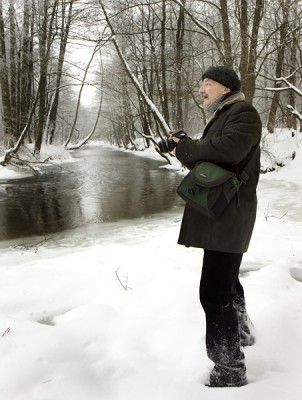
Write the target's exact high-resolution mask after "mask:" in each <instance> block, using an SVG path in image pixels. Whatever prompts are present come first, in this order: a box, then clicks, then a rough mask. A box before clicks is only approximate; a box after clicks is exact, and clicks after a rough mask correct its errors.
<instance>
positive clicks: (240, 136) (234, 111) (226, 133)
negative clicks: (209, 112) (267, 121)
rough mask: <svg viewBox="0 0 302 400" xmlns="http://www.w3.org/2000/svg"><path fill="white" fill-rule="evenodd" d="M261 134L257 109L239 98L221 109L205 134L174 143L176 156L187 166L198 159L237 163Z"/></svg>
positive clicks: (220, 162)
mask: <svg viewBox="0 0 302 400" xmlns="http://www.w3.org/2000/svg"><path fill="white" fill-rule="evenodd" d="M224 112H225V113H227V114H226V115H227V116H226V117H224V115H223V113H224ZM212 132H213V133H212ZM260 137H261V120H260V117H259V114H258V112H257V111H256V109H255V108H254V107H253V106H252V105H250V104H248V103H245V102H240V103H236V104H233V105H232V106H231V109H229V110H225V111H220V113H219V114H218V116H217V118H216V120H215V121H214V122H213V123H212V124H211V132H209V134H208V135H206V137H205V138H202V139H200V140H197V141H194V140H188V139H182V140H180V141H179V142H178V144H177V146H176V157H177V158H178V160H179V161H180V162H182V163H183V164H184V165H186V166H192V165H194V164H195V163H196V162H199V161H210V162H214V163H219V164H230V165H236V164H238V163H240V161H242V160H243V159H244V158H245V157H246V156H247V154H248V153H249V152H250V150H251V148H252V147H253V146H255V145H256V143H257V142H258V141H259V140H260Z"/></svg>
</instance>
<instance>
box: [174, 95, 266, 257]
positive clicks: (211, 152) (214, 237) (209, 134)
mask: <svg viewBox="0 0 302 400" xmlns="http://www.w3.org/2000/svg"><path fill="white" fill-rule="evenodd" d="M260 137H261V121H260V117H259V114H258V112H257V111H256V109H255V108H254V107H253V106H252V105H250V104H249V103H247V102H245V101H244V95H243V94H242V93H236V94H233V95H232V96H230V97H228V98H227V99H226V100H225V101H224V102H222V103H221V105H220V106H219V107H218V110H217V111H216V112H215V113H214V114H213V116H212V119H211V120H210V121H209V122H208V124H207V126H206V127H205V130H204V133H203V136H202V138H201V139H199V140H191V139H181V140H180V141H179V142H178V144H177V146H176V157H177V158H178V160H179V161H181V162H182V163H183V164H184V165H186V166H187V167H188V168H190V169H191V168H192V167H193V166H194V165H195V164H196V163H197V162H199V161H211V162H213V163H216V164H218V165H221V166H222V167H224V168H226V169H229V170H230V171H233V172H235V173H240V172H241V171H242V170H243V169H244V166H245V165H246V164H247V162H248V160H249V159H250V158H251V154H252V152H253V150H254V149H255V147H257V146H258V145H259V140H260ZM258 154H259V156H257V157H256V159H254V161H253V162H252V165H251V167H250V170H249V171H250V173H249V175H250V178H249V180H248V181H247V183H246V184H244V185H242V186H241V189H240V205H238V201H237V198H236V197H235V198H233V200H232V202H231V204H230V205H229V206H228V208H227V209H226V210H225V211H224V213H223V214H222V215H221V216H220V217H219V219H218V220H217V221H214V220H212V219H210V218H208V217H206V216H205V215H203V214H201V213H200V212H198V211H196V210H195V209H194V208H192V207H190V206H189V205H186V206H185V210H184V215H183V219H182V224H181V229H180V234H179V239H178V243H179V244H182V245H185V246H192V247H200V248H204V249H207V250H215V251H225V252H231V253H244V252H246V251H247V249H248V246H249V243H250V239H251V235H252V232H253V228H254V223H255V219H256V209H257V196H256V187H257V183H258V179H259V171H260V152H259V153H258Z"/></svg>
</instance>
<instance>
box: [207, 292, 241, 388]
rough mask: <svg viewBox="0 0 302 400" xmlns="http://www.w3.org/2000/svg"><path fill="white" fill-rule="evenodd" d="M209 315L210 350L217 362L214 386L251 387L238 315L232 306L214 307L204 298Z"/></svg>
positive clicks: (210, 381)
mask: <svg viewBox="0 0 302 400" xmlns="http://www.w3.org/2000/svg"><path fill="white" fill-rule="evenodd" d="M202 305H203V307H204V310H205V312H206V347H207V354H208V357H209V359H210V360H212V361H213V363H214V368H213V371H212V372H211V374H210V377H209V383H208V384H207V386H210V387H233V386H243V385H246V384H247V379H246V367H245V358H244V353H243V351H242V348H241V345H240V334H239V327H238V317H237V312H236V310H235V308H234V306H233V304H232V303H229V304H226V305H225V306H219V305H214V304H211V303H209V302H208V301H206V300H205V299H202Z"/></svg>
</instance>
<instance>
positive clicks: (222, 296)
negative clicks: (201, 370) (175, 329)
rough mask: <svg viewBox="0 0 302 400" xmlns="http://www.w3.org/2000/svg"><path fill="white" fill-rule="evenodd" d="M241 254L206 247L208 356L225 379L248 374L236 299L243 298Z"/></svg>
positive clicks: (203, 291) (203, 287) (203, 296)
mask: <svg viewBox="0 0 302 400" xmlns="http://www.w3.org/2000/svg"><path fill="white" fill-rule="evenodd" d="M241 261H242V254H235V253H225V252H218V251H211V250H204V258H203V268H202V274H201V280H200V291H199V294H200V302H201V305H202V307H203V309H204V311H205V315H206V347H207V354H208V357H209V358H210V359H211V360H212V361H213V362H214V364H215V367H216V369H219V370H220V373H221V374H224V376H225V377H226V379H228V378H230V379H232V377H233V375H234V374H238V373H240V374H241V375H242V374H245V363H244V354H243V352H242V350H241V347H240V332H239V323H238V316H237V312H236V310H235V308H234V306H233V302H234V300H235V299H236V298H238V297H240V298H242V299H244V290H243V287H242V285H241V284H240V281H239V268H240V264H241Z"/></svg>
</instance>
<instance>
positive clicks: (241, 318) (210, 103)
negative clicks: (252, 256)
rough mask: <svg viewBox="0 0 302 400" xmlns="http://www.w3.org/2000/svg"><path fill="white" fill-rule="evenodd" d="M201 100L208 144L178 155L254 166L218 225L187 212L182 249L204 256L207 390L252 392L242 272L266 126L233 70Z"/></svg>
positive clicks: (179, 142) (211, 80)
mask: <svg viewBox="0 0 302 400" xmlns="http://www.w3.org/2000/svg"><path fill="white" fill-rule="evenodd" d="M202 79H203V81H202V85H201V87H200V90H199V92H200V94H201V96H202V98H203V102H204V105H205V107H206V108H207V110H208V111H209V113H210V114H211V118H210V120H209V122H208V123H207V125H206V127H205V129H204V132H203V135H202V138H201V139H199V140H191V139H190V138H183V139H178V138H175V137H173V140H174V141H175V142H176V147H175V149H174V152H175V154H176V157H177V158H178V160H179V161H181V162H182V163H183V164H184V165H186V166H187V167H188V168H189V169H192V168H193V167H194V165H196V163H198V162H200V161H210V162H213V163H216V164H218V165H220V166H222V167H224V168H226V169H229V170H230V171H233V172H235V173H236V174H240V172H242V171H243V169H244V167H245V166H246V165H247V163H248V161H249V160H250V159H251V158H252V155H253V154H254V153H255V152H256V153H257V154H256V155H255V156H254V157H253V159H252V162H251V164H250V166H249V179H248V181H247V182H246V183H244V184H243V185H242V186H241V188H240V202H239V201H237V200H238V199H236V197H235V198H233V200H232V201H231V203H230V204H229V205H228V207H227V209H226V210H225V211H224V212H223V214H222V215H221V216H220V217H219V219H218V220H212V219H210V218H208V217H206V216H205V215H203V214H202V213H200V212H198V211H197V210H195V209H194V208H192V207H190V206H189V205H186V207H185V210H184V215H183V220H182V224H181V229H180V235H179V240H178V243H179V244H181V245H185V246H187V247H189V246H192V247H199V248H203V249H204V258H203V268H202V274H201V281H200V301H201V304H202V307H203V309H204V311H205V316H206V347H207V354H208V357H209V358H210V359H211V360H212V361H213V362H214V368H213V370H212V372H211V374H210V377H209V383H208V386H211V387H228V386H243V385H246V384H247V378H246V367H245V358H244V353H243V351H242V346H246V345H252V344H253V343H254V337H253V336H252V335H251V332H250V330H249V326H248V321H247V314H246V309H245V300H244V292H243V288H242V286H241V284H240V282H239V278H238V275H239V268H240V264H241V260H242V256H243V253H244V252H246V251H247V249H248V246H249V242H250V239H251V235H252V231H253V227H254V223H255V218H256V208H257V197H256V187H257V183H258V178H259V170H260V151H259V141H260V137H261V121H260V117H259V114H258V113H257V111H256V109H255V108H254V107H253V106H252V105H251V104H249V103H247V102H246V101H245V100H244V94H243V93H242V92H240V88H241V82H240V80H239V78H238V76H237V74H236V72H235V71H234V70H233V69H230V68H227V67H224V66H217V67H210V68H208V69H207V70H206V71H205V72H204V74H203V75H202Z"/></svg>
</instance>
